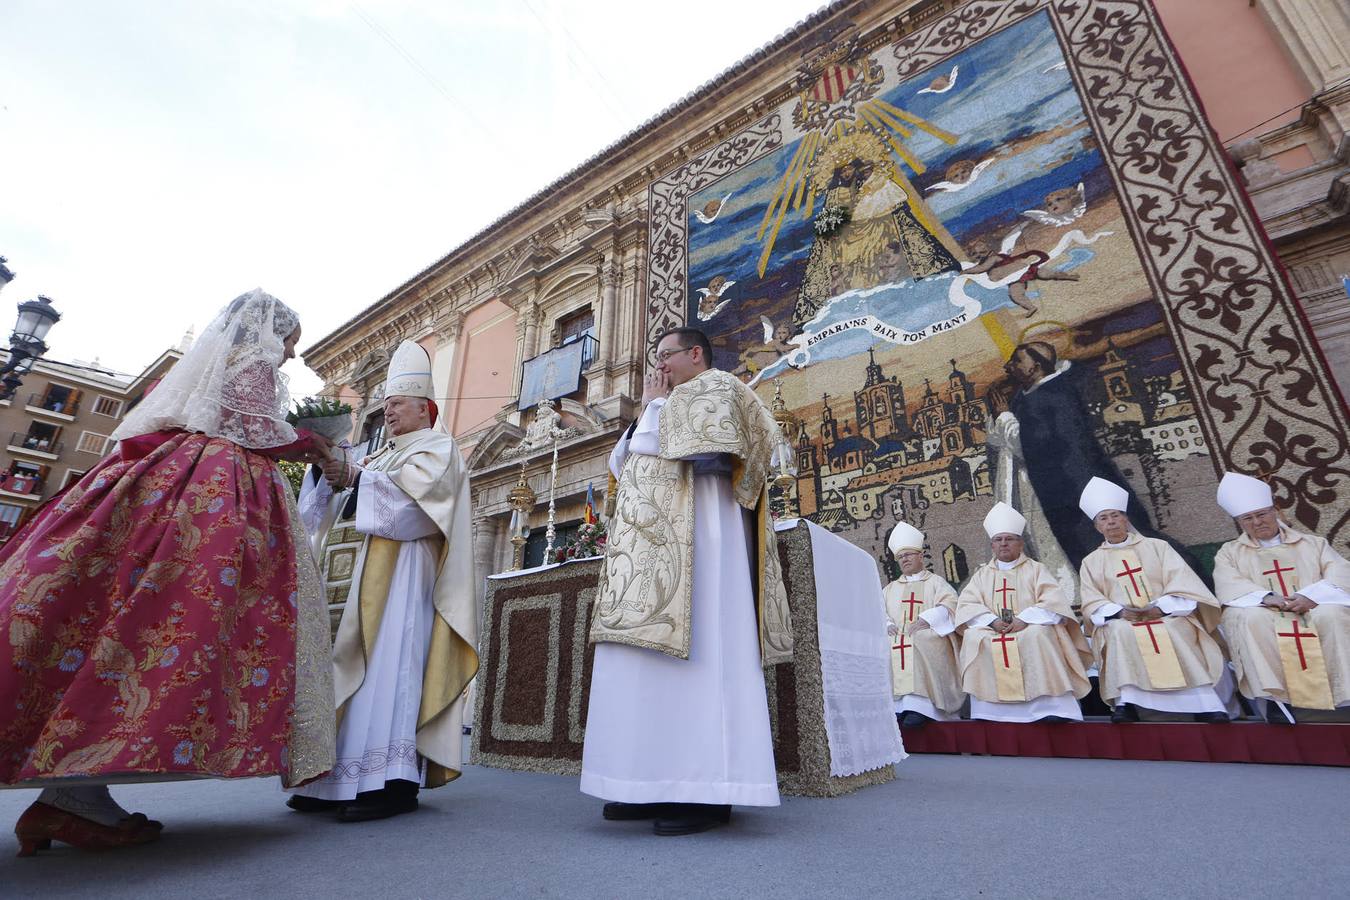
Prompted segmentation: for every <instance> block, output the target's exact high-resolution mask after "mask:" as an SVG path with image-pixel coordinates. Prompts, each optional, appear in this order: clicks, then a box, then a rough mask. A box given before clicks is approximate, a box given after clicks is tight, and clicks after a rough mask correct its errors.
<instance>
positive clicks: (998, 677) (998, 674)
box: [956, 556, 1092, 722]
mask: <svg viewBox="0 0 1350 900" xmlns="http://www.w3.org/2000/svg"><path fill="white" fill-rule="evenodd" d="M998 618H1006V619H1009V620H1011V619H1013V618H1016V619H1019V620H1021V621H1022V622H1023V623H1025V625H1026V627H1025V628H1023V629H1022V630H1020V631H1018V632H1016V633H1009V634H1003V635H1000V634H998V633H997V632H995V631H994V630H993V629H992V628H990V627H989V626H990V625H991V624H993V622H994V621H995V619H998ZM956 625H957V627H958V628H962V627H963V628H964V634H963V635H962V638H961V653H960V657H959V664H960V669H961V680H962V688H963V689H964V690H965V692H966V693H968V694H969V695H970V715H971V718H975V719H989V720H991V721H996V722H1029V721H1034V720H1036V719H1039V718H1043V717H1045V716H1059V717H1061V718H1065V719H1074V720H1081V719H1082V718H1083V714H1082V711H1081V710H1080V709H1079V706H1078V703H1077V698H1080V697H1084V696H1086V695H1087V693H1088V691H1089V690H1090V689H1091V687H1092V686H1091V683H1090V682H1089V681H1088V679H1087V671H1086V666H1087V665H1088V664H1089V663H1090V661H1091V658H1092V657H1091V652H1090V651H1089V650H1088V645H1087V641H1086V639H1084V637H1083V632H1082V629H1081V628H1079V627H1078V620H1077V618H1076V617H1075V616H1074V613H1073V609H1072V608H1071V607H1070V605H1069V601H1068V598H1067V597H1066V596H1065V595H1064V592H1063V591H1062V590H1061V589H1060V587H1059V584H1058V583H1057V582H1056V581H1055V579H1054V578H1053V577H1052V576H1051V575H1050V572H1049V570H1047V569H1046V568H1045V567H1044V566H1043V565H1041V564H1040V563H1039V562H1037V561H1036V560H1034V559H1029V558H1027V557H1026V556H1021V557H1018V558H1017V559H1016V560H1014V561H1012V562H1009V563H1002V562H999V561H998V560H990V561H989V562H988V563H986V564H985V565H983V566H981V567H980V568H978V569H976V570H975V573H974V575H972V576H971V579H970V581H969V582H967V584H966V587H965V589H964V590H962V591H961V595H960V597H959V598H958V599H957V606H956Z"/></svg>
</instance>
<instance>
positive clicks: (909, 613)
mask: <svg viewBox="0 0 1350 900" xmlns="http://www.w3.org/2000/svg"><path fill="white" fill-rule="evenodd" d="M900 602H901V603H903V604H904V605H905V606H908V607H909V609H907V610H905V615H906V616H908V617H909V618H908V619H907V620H906V621H908V622H913V621H914V607H916V606H923V601H922V600H920V599H918V598H917V597H915V596H914V592H913V591H910V592H909V599H908V600H901V601H900Z"/></svg>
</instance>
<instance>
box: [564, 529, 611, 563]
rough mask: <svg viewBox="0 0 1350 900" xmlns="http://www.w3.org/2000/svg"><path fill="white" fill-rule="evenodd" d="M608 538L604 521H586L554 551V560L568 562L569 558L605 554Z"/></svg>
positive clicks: (583, 557) (584, 557)
mask: <svg viewBox="0 0 1350 900" xmlns="http://www.w3.org/2000/svg"><path fill="white" fill-rule="evenodd" d="M608 538H609V535H608V534H607V533H606V532H605V525H604V523H603V522H600V521H595V522H584V523H582V525H581V527H579V528H578V529H577V532H576V534H574V535H572V537H571V538H570V539H569V540H568V541H567V543H566V544H563V545H562V546H561V547H558V548H557V549H556V550H554V551H553V561H554V562H567V561H568V560H569V559H586V558H587V557H591V556H604V555H605V541H606V540H608Z"/></svg>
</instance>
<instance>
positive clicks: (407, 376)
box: [384, 341, 435, 400]
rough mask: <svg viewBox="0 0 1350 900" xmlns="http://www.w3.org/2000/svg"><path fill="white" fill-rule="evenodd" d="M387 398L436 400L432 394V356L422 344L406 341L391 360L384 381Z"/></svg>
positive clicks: (399, 346) (400, 345)
mask: <svg viewBox="0 0 1350 900" xmlns="http://www.w3.org/2000/svg"><path fill="white" fill-rule="evenodd" d="M384 395H385V396H386V397H421V398H422V399H424V400H434V399H435V396H434V395H433V394H432V392H431V356H430V355H429V354H428V353H427V351H426V350H425V349H424V348H423V347H422V345H421V344H418V343H415V342H413V341H404V342H403V343H401V344H399V345H398V349H397V350H395V351H394V356H393V358H392V359H390V360H389V372H388V374H387V375H386V376H385V380H384Z"/></svg>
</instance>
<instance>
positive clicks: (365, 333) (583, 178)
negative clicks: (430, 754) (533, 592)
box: [304, 0, 1350, 577]
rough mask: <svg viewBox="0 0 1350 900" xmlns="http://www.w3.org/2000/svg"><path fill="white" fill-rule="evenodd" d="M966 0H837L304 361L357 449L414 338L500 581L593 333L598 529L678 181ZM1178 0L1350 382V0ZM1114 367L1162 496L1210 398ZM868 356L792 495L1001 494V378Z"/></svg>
mask: <svg viewBox="0 0 1350 900" xmlns="http://www.w3.org/2000/svg"><path fill="white" fill-rule="evenodd" d="M964 2H965V0H880V2H874V0H844V2H838V3H834V4H832V5H830V6H829V7H827V8H825V9H822V10H821V11H820V12H818V13H816V14H815V15H813V16H812V17H810V18H809V19H807V20H806V21H804V22H802V23H800V24H799V25H798V26H797V27H796V28H794V29H791V30H789V31H788V32H787V33H785V34H783V35H782V36H780V37H779V38H777V39H776V40H774V41H773V42H772V43H770V44H768V45H767V46H765V47H764V48H762V49H761V50H759V51H757V52H755V53H754V54H752V55H751V56H749V57H747V58H746V59H744V60H742V61H740V62H739V63H736V64H735V65H734V66H732V67H731V68H730V69H728V70H726V71H725V72H724V73H723V74H722V75H720V76H719V77H717V78H715V79H714V80H713V81H711V82H709V83H708V84H706V85H704V86H703V87H701V88H699V89H698V90H697V91H695V92H694V93H692V94H690V95H689V96H688V97H686V98H685V99H683V100H681V101H680V102H678V103H677V104H675V105H674V106H672V107H670V108H669V109H667V110H666V111H664V112H662V113H661V114H660V115H658V116H656V117H655V118H653V119H651V120H650V121H648V122H647V123H645V124H643V125H642V126H640V127H639V128H637V129H636V130H635V131H633V132H631V133H630V134H628V135H627V136H625V137H623V138H622V139H620V140H619V141H618V142H616V143H615V144H614V145H612V146H610V147H608V148H606V149H604V150H603V151H601V152H600V153H599V154H597V155H596V156H595V157H593V158H592V159H590V160H588V161H587V162H586V163H584V164H583V165H581V166H579V167H577V168H576V169H574V170H573V171H571V172H569V173H567V174H566V175H564V176H563V177H561V178H560V179H558V180H557V181H556V182H554V183H553V184H551V185H549V186H547V187H546V188H544V189H543V190H542V191H540V192H539V193H538V194H536V195H535V196H533V197H532V198H530V199H529V200H527V201H526V202H525V203H523V204H521V205H520V206H518V207H516V208H515V209H512V210H510V211H508V212H506V213H505V214H504V215H502V217H501V218H499V219H498V220H497V221H496V222H494V223H493V224H492V225H490V226H489V227H488V228H486V229H484V230H483V231H482V232H481V233H479V234H478V235H476V236H475V237H473V238H471V239H469V240H468V241H466V242H465V243H463V244H462V245H460V246H458V247H455V248H453V249H450V250H449V252H447V254H446V255H445V256H444V257H443V258H441V259H439V260H437V261H436V262H435V263H434V264H432V265H431V266H429V267H427V268H426V269H424V270H423V271H421V272H418V273H415V274H414V275H412V276H411V277H410V278H408V280H407V281H405V282H404V283H403V284H401V285H399V286H397V287H396V288H394V289H393V290H392V291H390V292H389V293H388V294H386V295H385V296H384V297H381V298H378V299H377V300H375V301H374V302H373V303H372V304H371V305H370V306H369V307H368V308H366V309H364V310H362V311H361V312H360V313H359V314H358V315H356V316H355V317H353V318H352V319H351V320H350V321H348V322H347V323H345V324H344V325H342V326H341V327H339V328H338V329H336V330H335V331H334V332H332V333H331V334H328V335H326V336H324V337H323V338H322V339H321V340H319V341H318V342H317V343H315V344H314V345H313V346H311V347H309V348H308V349H306V350H305V352H304V357H305V361H306V363H307V364H308V365H310V366H311V367H312V368H314V369H315V370H316V371H317V372H318V373H319V374H320V375H321V376H322V377H323V379H324V381H325V391H324V392H325V393H326V394H328V395H332V396H337V397H341V398H343V399H345V400H347V401H348V402H350V403H352V405H353V406H354V407H356V408H357V418H358V432H357V433H356V434H354V436H353V437H354V439H355V440H372V441H374V440H378V439H379V436H380V434H381V428H382V421H381V419H380V411H379V410H380V404H381V401H382V397H381V396H380V393H379V390H380V387H379V382H380V379H381V378H382V377H383V372H384V365H385V363H386V362H387V359H388V354H389V352H390V350H391V349H392V348H393V347H395V346H396V345H397V343H398V342H399V341H400V340H403V339H412V340H416V341H418V342H420V343H421V344H422V345H423V346H425V347H426V348H427V350H428V351H429V353H430V354H431V356H432V359H433V375H434V380H435V386H436V394H437V395H438V396H439V397H442V398H446V399H445V402H442V403H441V407H442V410H443V414H444V415H445V416H446V417H447V425H448V427H449V429H450V431H451V432H452V433H453V434H454V435H455V437H456V439H457V440H458V442H459V444H460V446H461V448H462V449H463V451H464V452H465V453H466V455H467V458H468V462H469V467H470V470H471V473H472V474H471V477H472V485H473V503H474V537H473V540H474V559H475V566H476V570H477V574H478V575H479V576H480V577H481V576H486V575H488V574H490V573H494V572H499V571H502V570H504V569H507V568H509V567H510V566H511V564H512V559H513V551H514V547H513V546H512V544H511V537H512V535H511V534H510V532H509V523H510V519H511V509H510V507H509V506H508V502H507V500H508V494H509V493H510V491H511V489H512V488H513V487H514V486H515V485H516V483H517V481H518V479H519V478H520V477H521V474H522V472H523V473H524V477H525V479H526V481H527V482H528V483H529V485H530V487H531V488H532V489H533V491H534V493H535V495H536V497H537V498H538V503H537V505H536V506H535V508H534V510H533V511H532V512H531V513H530V522H529V524H530V525H531V526H532V528H533V529H535V530H536V533H537V530H538V529H541V528H542V527H543V525H544V522H545V518H546V514H547V513H546V509H547V501H548V495H549V472H550V463H551V455H550V454H549V453H547V452H535V453H534V454H532V455H526V456H525V457H524V460H523V463H522V460H521V458H519V457H518V456H514V455H512V454H511V453H510V452H509V451H511V450H512V449H513V448H515V447H516V446H517V445H518V444H519V443H520V442H521V440H522V438H523V436H524V434H525V431H526V429H527V428H528V426H529V424H530V422H531V420H532V416H533V412H532V410H531V409H529V408H527V409H524V410H522V409H520V408H518V407H519V404H518V402H517V400H518V398H519V396H520V391H521V387H522V383H523V381H524V377H525V369H526V363H527V362H528V361H530V360H532V359H535V358H536V357H539V356H540V355H541V354H543V353H546V352H548V351H549V350H551V349H554V348H558V347H560V346H561V345H563V344H564V343H566V342H568V341H569V340H571V339H573V338H575V337H576V336H577V335H578V334H584V337H585V339H588V340H593V341H594V347H593V349H592V350H591V351H589V353H588V356H589V358H588V359H587V361H586V364H585V371H584V374H583V377H582V379H581V381H580V384H579V387H578V389H577V390H576V391H574V392H572V393H571V394H569V395H567V396H564V397H563V398H562V399H561V400H560V402H559V412H560V413H561V417H562V424H563V425H564V426H565V427H566V428H567V429H568V434H569V436H568V437H567V438H565V439H564V440H563V441H561V443H560V444H559V447H558V477H557V492H556V493H557V501H558V515H557V518H558V520H559V521H562V522H566V521H569V520H573V519H576V518H578V517H579V515H580V511H581V508H582V505H583V503H584V501H585V497H586V494H587V489H588V487H591V486H593V487H594V489H595V493H596V495H597V498H599V497H600V496H601V495H602V493H603V490H604V486H605V484H606V482H607V472H606V460H607V457H608V454H609V451H610V449H611V447H612V446H613V444H614V442H615V441H616V440H617V438H618V436H619V435H620V434H621V433H622V431H623V429H624V428H626V427H627V425H628V423H629V422H630V421H631V420H632V419H633V417H634V415H635V412H636V410H637V408H638V403H639V398H640V396H641V388H642V373H643V370H644V366H645V360H646V356H647V349H648V348H647V346H646V345H647V343H648V328H647V325H648V322H647V320H648V311H649V307H652V306H653V305H654V300H653V298H652V297H649V296H648V290H647V285H648V284H649V279H648V277H647V274H648V271H649V268H650V267H652V266H653V265H656V264H660V265H662V266H668V265H669V264H671V263H672V260H675V259H676V257H678V254H680V253H681V252H683V251H682V249H681V248H675V247H670V246H664V245H658V246H649V244H648V235H649V233H650V231H649V228H648V225H649V217H650V214H651V210H652V205H653V202H654V199H653V186H654V185H655V184H656V183H657V182H658V180H659V179H661V178H662V177H663V176H665V175H667V173H670V172H672V171H674V170H676V169H678V168H679V167H681V166H686V165H691V164H693V163H694V161H696V160H698V158H699V157H700V156H701V155H702V154H704V153H705V151H707V150H708V149H709V148H711V147H714V146H717V145H718V144H719V143H721V142H723V141H725V140H726V139H727V138H728V137H729V136H732V135H734V134H736V133H737V132H738V131H739V130H740V129H742V128H744V127H745V126H746V125H748V124H750V123H753V122H755V121H756V120H757V119H759V118H760V117H762V116H763V115H764V114H765V113H766V111H768V110H771V109H773V108H774V107H775V106H776V105H778V104H781V103H782V102H783V101H784V99H785V98H786V97H789V96H791V95H792V94H793V92H794V91H796V90H799V89H800V85H797V84H796V82H795V80H796V78H797V74H796V73H798V71H799V67H800V64H801V61H802V58H803V56H804V55H805V54H806V53H807V52H808V51H810V50H811V48H813V47H817V46H819V45H820V44H821V43H822V42H823V41H828V40H831V39H832V35H834V34H837V33H839V32H840V31H841V30H843V29H844V28H845V27H847V28H850V29H853V30H855V31H856V32H858V33H865V32H873V33H874V32H877V31H879V30H880V31H884V32H885V33H886V34H887V35H888V38H889V39H892V40H894V39H899V38H900V37H902V36H903V35H904V34H906V33H907V32H909V31H912V30H914V29H917V28H919V27H921V26H923V25H925V23H930V22H932V21H934V20H935V19H936V18H937V17H939V16H943V15H946V14H948V13H950V12H951V11H953V10H955V9H957V8H958V7H960V6H961V5H962V4H963V3H964ZM1155 6H1156V9H1157V11H1158V14H1159V15H1160V17H1161V19H1162V21H1163V23H1164V24H1165V26H1166V27H1167V29H1168V34H1169V37H1170V38H1171V40H1172V41H1173V43H1174V45H1175V46H1176V48H1177V51H1178V53H1179V54H1180V56H1181V58H1182V60H1183V61H1184V62H1185V64H1186V67H1187V69H1188V70H1189V73H1190V75H1191V78H1192V80H1193V82H1194V85H1195V88H1196V91H1197V93H1198V94H1199V96H1200V99H1201V100H1202V101H1203V102H1204V104H1205V106H1206V108H1207V111H1208V115H1209V117H1210V120H1211V122H1212V124H1213V126H1214V128H1215V129H1216V131H1218V133H1219V137H1220V139H1221V140H1222V142H1223V144H1224V146H1225V147H1227V149H1228V150H1229V153H1230V156H1231V158H1232V162H1233V164H1234V165H1235V166H1236V167H1237V168H1238V170H1239V172H1240V174H1241V177H1242V180H1243V181H1244V182H1245V184H1246V186H1247V188H1248V190H1249V191H1250V194H1251V198H1252V201H1253V203H1254V205H1255V208H1256V209H1257V211H1258V212H1259V214H1260V216H1261V218H1262V220H1263V221H1264V224H1265V227H1266V229H1267V231H1268V232H1269V234H1270V237H1271V239H1272V241H1273V243H1274V246H1275V248H1276V250H1277V252H1278V253H1279V254H1280V255H1281V257H1282V259H1283V262H1284V264H1285V265H1286V267H1287V268H1288V270H1289V272H1290V276H1291V280H1292V283H1293V286H1294V289H1295V291H1296V293H1297V294H1298V296H1299V299H1300V302H1301V303H1302V306H1303V309H1304V312H1305V314H1306V316H1307V318H1308V320H1309V321H1310V323H1311V326H1312V329H1313V331H1314V333H1315V334H1316V336H1317V337H1318V339H1319V341H1320V343H1321V345H1322V348H1323V350H1324V352H1325V353H1326V354H1327V356H1328V360H1329V362H1330V363H1331V368H1332V370H1333V371H1334V372H1336V373H1337V377H1338V378H1340V379H1341V387H1342V390H1343V391H1344V390H1345V389H1346V387H1350V382H1348V381H1347V380H1346V379H1348V378H1350V375H1347V372H1350V366H1347V365H1346V364H1347V363H1350V310H1347V299H1346V296H1345V292H1344V290H1343V289H1342V288H1341V286H1340V280H1339V277H1338V276H1339V274H1340V273H1343V272H1346V271H1350V132H1348V131H1347V129H1348V128H1350V12H1347V9H1346V7H1345V5H1344V4H1343V3H1342V2H1341V0H1251V2H1248V0H1156V3H1155ZM1216 21H1221V22H1222V27H1216V26H1215V22H1216ZM1235 47H1240V48H1241V50H1242V52H1234V49H1235ZM1261 120H1265V121H1261ZM1258 122H1260V124H1259V125H1258V124H1257V123H1258ZM1253 126H1255V127H1253ZM766 340H767V338H766ZM1111 354H1112V351H1111V350H1110V349H1109V348H1108V350H1107V352H1106V354H1105V355H1104V356H1103V357H1102V359H1101V366H1100V375H1101V379H1102V382H1101V385H1100V388H1101V396H1100V398H1099V402H1097V403H1096V404H1094V405H1093V407H1092V410H1091V412H1092V418H1093V427H1094V428H1095V429H1096V431H1097V434H1098V438H1099V440H1101V441H1102V442H1103V444H1104V445H1105V446H1108V447H1110V448H1111V449H1112V450H1113V452H1117V453H1121V454H1127V455H1130V454H1137V459H1138V460H1139V463H1138V466H1137V469H1135V470H1131V471H1128V472H1126V474H1127V475H1128V476H1129V477H1131V480H1132V481H1136V482H1137V483H1136V489H1138V490H1144V491H1147V492H1148V493H1149V494H1150V496H1154V497H1156V496H1160V495H1161V494H1163V493H1165V492H1166V491H1167V490H1168V484H1169V483H1170V478H1169V467H1176V466H1185V465H1187V464H1188V463H1189V461H1192V460H1195V459H1197V449H1202V448H1203V446H1204V445H1203V436H1202V435H1201V434H1200V429H1199V426H1198V425H1197V424H1196V421H1195V411H1194V405H1193V403H1194V401H1193V399H1192V398H1191V397H1190V396H1189V395H1188V394H1187V392H1186V389H1185V384H1184V381H1182V380H1181V379H1180V377H1172V376H1148V377H1144V376H1140V375H1139V374H1137V373H1132V372H1130V371H1128V368H1129V367H1128V366H1126V365H1125V364H1124V363H1123V361H1122V360H1120V359H1119V357H1118V356H1117V357H1114V358H1113V357H1112V355H1111ZM869 359H870V362H869V364H868V365H867V367H866V369H865V371H864V372H862V373H861V377H860V379H859V381H858V382H857V389H856V392H855V393H854V397H853V400H852V403H851V404H850V403H849V402H848V400H847V397H837V396H825V397H823V398H822V401H821V410H820V419H819V424H816V423H815V422H812V423H811V424H810V425H808V424H807V423H801V424H800V425H799V427H798V428H797V431H796V433H795V435H793V436H792V443H793V444H794V447H795V450H796V454H795V455H796V461H797V467H798V470H799V472H798V481H797V487H796V488H795V490H794V491H793V496H792V497H791V498H790V503H789V506H790V507H793V508H795V509H796V510H797V511H799V512H800V513H802V514H807V515H812V516H813V517H814V518H816V519H817V521H820V522H822V523H823V524H826V525H827V527H836V525H839V526H842V525H844V524H848V523H854V524H856V523H857V522H859V521H863V520H867V519H869V518H873V517H876V516H879V515H880V514H881V513H882V512H887V513H894V512H895V511H897V510H900V509H904V508H914V507H919V508H924V507H929V506H934V505H941V504H949V503H952V502H953V501H954V500H957V499H960V498H963V497H970V496H975V495H988V494H989V493H990V492H991V487H990V471H989V463H988V461H987V460H986V458H985V449H984V446H985V431H986V428H987V426H988V424H989V423H991V422H992V421H993V419H994V418H996V417H997V416H998V415H999V414H1000V413H1001V412H1003V411H1005V410H1006V409H1007V404H1008V392H1009V391H1008V388H1007V386H1006V385H1005V384H1002V383H995V382H991V381H988V380H986V382H985V383H978V382H977V381H975V380H974V379H972V378H969V377H967V375H966V374H965V373H964V372H962V371H960V370H959V369H958V368H957V366H956V363H955V361H953V362H952V364H951V371H950V372H933V373H931V374H930V375H929V376H928V377H927V378H924V379H923V381H922V382H921V383H910V384H902V383H900V381H899V380H898V379H897V378H896V377H895V376H887V375H886V373H884V372H883V371H882V368H881V366H879V365H878V364H877V363H876V360H875V359H874V358H871V357H869ZM1117 363H1120V364H1119V365H1117ZM907 392H908V397H909V399H908V400H907V399H906V398H907ZM817 396H818V395H817ZM1198 464H1204V465H1209V464H1210V463H1208V462H1201V463H1198ZM888 504H889V505H888ZM934 552H935V553H938V554H940V555H941V557H942V565H943V566H944V568H945V569H946V571H947V572H948V574H949V577H950V576H951V575H953V574H957V573H963V572H964V571H965V570H966V566H967V563H966V557H967V554H968V553H969V554H970V556H971V558H972V559H978V558H980V556H981V553H980V552H979V551H978V550H976V549H975V548H965V549H963V548H962V547H961V546H959V545H957V544H955V543H953V544H950V545H949V546H947V547H945V548H937V547H935V548H934Z"/></svg>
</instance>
